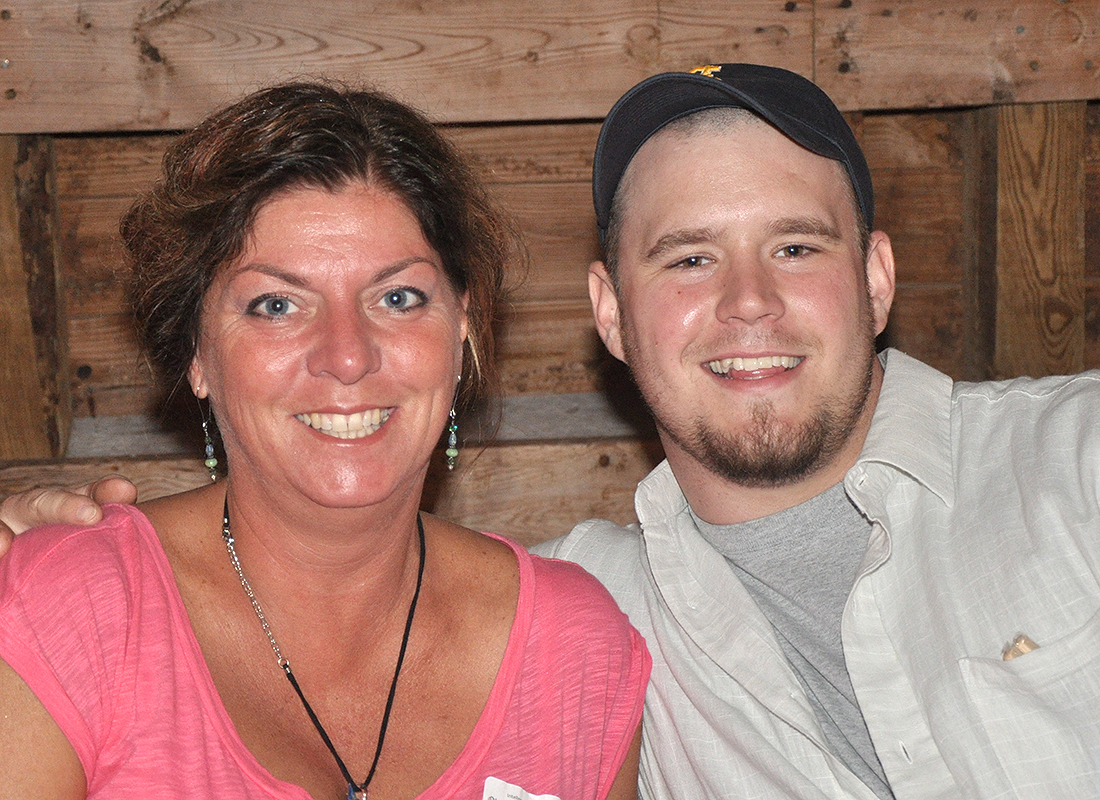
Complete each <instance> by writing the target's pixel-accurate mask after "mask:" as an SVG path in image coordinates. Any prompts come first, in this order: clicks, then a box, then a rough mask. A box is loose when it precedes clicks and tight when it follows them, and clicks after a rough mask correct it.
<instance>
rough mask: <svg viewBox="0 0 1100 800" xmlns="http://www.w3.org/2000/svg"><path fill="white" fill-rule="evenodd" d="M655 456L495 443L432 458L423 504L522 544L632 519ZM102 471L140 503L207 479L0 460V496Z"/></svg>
mask: <svg viewBox="0 0 1100 800" xmlns="http://www.w3.org/2000/svg"><path fill="white" fill-rule="evenodd" d="M660 458H661V455H660V448H659V446H658V445H657V444H656V443H655V442H653V441H635V440H628V439H607V440H597V441H589V442H547V443H539V444H502V445H493V446H490V447H487V448H485V449H484V450H482V451H480V452H478V451H476V450H472V449H464V450H463V452H462V455H461V457H460V461H459V468H458V469H456V470H455V472H453V473H448V472H447V470H446V469H445V468H443V467H442V464H443V458H442V455H441V454H439V453H436V454H435V457H434V459H433V462H432V463H433V467H432V469H431V470H430V472H429V476H428V482H427V485H426V487H425V493H424V504H423V507H424V508H425V510H427V511H430V512H432V513H435V514H438V515H440V516H443V517H446V518H448V519H453V520H455V521H457V522H460V523H461V524H463V525H468V526H469V527H471V528H475V529H477V530H491V531H495V532H497V533H503V534H506V535H508V536H511V537H513V538H515V539H518V540H519V541H520V542H522V543H523V544H525V545H528V546H529V545H532V544H534V543H536V542H540V541H544V540H546V539H550V538H553V537H554V536H560V535H562V534H565V533H568V532H569V529H570V528H571V527H572V526H573V525H574V524H576V523H577V522H579V521H581V520H582V519H587V518H589V517H596V516H598V517H604V518H607V519H611V520H614V521H616V522H620V523H623V524H625V523H628V522H631V521H633V520H634V518H635V517H634V489H635V487H636V485H637V483H638V481H639V480H640V479H641V478H642V477H644V476H645V474H646V473H647V472H648V471H649V470H650V469H652V467H653V466H654V465H655V464H656V463H657V462H658V461H659V460H660ZM108 474H117V475H123V476H125V477H127V478H129V479H130V480H131V481H133V482H134V483H135V484H136V485H137V487H138V496H139V498H140V499H142V500H152V499H154V498H156V497H161V496H163V495H166V494H172V493H175V492H181V491H185V490H187V489H192V488H195V487H197V486H201V485H203V484H204V483H205V482H206V481H208V480H209V477H208V475H207V472H206V469H205V468H204V467H203V465H202V463H201V462H200V461H199V459H197V458H177V457H167V458H136V459H75V460H69V461H35V462H9V463H3V462H0V496H7V495H9V494H12V493H14V492H19V491H23V490H25V489H30V488H33V487H36V486H77V485H80V484H83V483H88V482H90V481H93V480H95V479H96V478H100V477H103V476H104V475H108Z"/></svg>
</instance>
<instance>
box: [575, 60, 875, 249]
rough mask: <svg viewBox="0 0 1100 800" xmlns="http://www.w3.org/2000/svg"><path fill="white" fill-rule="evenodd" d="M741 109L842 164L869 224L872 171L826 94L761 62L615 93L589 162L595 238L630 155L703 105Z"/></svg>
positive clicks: (701, 70)
mask: <svg viewBox="0 0 1100 800" xmlns="http://www.w3.org/2000/svg"><path fill="white" fill-rule="evenodd" d="M724 107H734V108H744V109H747V110H749V111H751V112H752V113H754V114H756V115H757V116H759V117H761V118H762V119H764V120H765V121H767V122H769V123H771V124H772V125H773V126H775V127H776V128H778V129H779V130H780V131H781V132H782V133H784V134H786V135H787V136H788V137H789V138H790V139H792V140H794V141H795V142H796V143H797V144H800V145H802V147H805V148H806V149H807V150H809V151H811V152H813V153H817V154H818V155H820V156H825V157H826V158H832V159H835V160H836V161H839V162H840V163H842V164H843V165H844V167H845V169H847V170H848V176H849V177H850V178H851V179H852V186H853V188H854V189H855V195H856V203H857V205H858V206H859V210H860V212H861V213H862V215H863V219H864V221H865V222H866V224H867V228H868V229H870V228H871V227H872V226H873V224H874V218H875V196H874V191H873V189H872V188H871V172H870V170H869V169H867V160H866V159H865V158H864V157H863V151H862V150H861V149H860V147H859V143H858V142H857V141H856V137H855V134H853V133H852V129H851V128H850V127H849V126H848V123H847V121H845V119H844V117H843V116H842V115H841V113H840V109H838V108H837V107H836V105H835V104H834V103H833V101H832V100H830V99H829V96H828V95H827V94H825V92H823V91H822V90H821V89H820V88H818V87H817V86H816V85H814V83H812V82H811V81H809V80H807V79H806V78H803V77H802V76H801V75H798V74H797V73H794V72H790V71H789V70H785V69H779V68H777V67H765V66H763V65H761V64H715V65H711V66H705V67H697V68H695V69H693V70H691V71H690V72H665V73H662V74H660V75H654V76H653V77H651V78H647V79H646V80H644V81H642V82H641V83H639V84H638V85H637V86H635V87H634V88H633V89H630V90H629V91H628V92H627V93H626V94H624V95H623V96H622V97H621V98H619V102H617V103H615V105H614V107H613V108H612V109H611V111H610V113H608V115H607V119H606V120H604V123H603V128H602V129H601V130H600V138H599V140H598V141H597V142H596V156H595V159H594V161H593V164H592V197H593V199H594V200H595V203H596V226H597V227H598V228H599V232H600V242H601V243H602V242H603V240H604V238H605V236H606V235H607V226H608V222H609V221H610V220H609V218H610V215H611V201H612V200H613V199H614V198H615V191H616V190H617V189H618V188H619V182H620V181H621V180H622V177H623V173H624V172H626V168H627V166H628V165H629V164H630V161H631V159H632V158H634V155H635V154H636V153H637V152H638V150H639V149H640V148H641V146H642V145H643V144H645V143H646V141H647V140H648V139H649V137H650V136H652V135H653V134H655V133H657V131H659V130H661V128H663V127H665V126H666V125H668V124H669V123H670V122H672V121H674V120H677V119H679V118H681V117H685V116H687V115H688V114H693V113H695V112H696V111H702V110H704V109H707V108H724Z"/></svg>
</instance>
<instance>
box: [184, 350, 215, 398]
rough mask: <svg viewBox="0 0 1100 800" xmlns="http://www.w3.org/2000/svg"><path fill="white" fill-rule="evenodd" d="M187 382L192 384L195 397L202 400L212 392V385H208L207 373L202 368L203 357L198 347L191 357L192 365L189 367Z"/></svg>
mask: <svg viewBox="0 0 1100 800" xmlns="http://www.w3.org/2000/svg"><path fill="white" fill-rule="evenodd" d="M187 382H188V383H190V384H191V391H192V392H193V393H194V395H195V397H197V398H199V399H200V400H203V399H205V398H206V397H207V396H208V395H209V394H210V387H208V386H207V385H206V374H205V373H204V372H203V369H202V358H201V357H200V355H199V351H198V350H197V349H196V350H195V355H194V356H193V357H192V358H191V366H189V367H188V368H187Z"/></svg>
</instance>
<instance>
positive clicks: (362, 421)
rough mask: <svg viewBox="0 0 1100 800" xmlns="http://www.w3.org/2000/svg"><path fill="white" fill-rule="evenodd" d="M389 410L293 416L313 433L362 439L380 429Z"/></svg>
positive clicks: (376, 409) (387, 416)
mask: <svg viewBox="0 0 1100 800" xmlns="http://www.w3.org/2000/svg"><path fill="white" fill-rule="evenodd" d="M392 410H393V409H390V408H372V409H370V410H368V411H359V412H356V413H355V414H317V413H313V414H295V415H294V417H295V419H297V420H298V421H299V422H304V423H305V424H306V425H308V426H309V427H311V428H313V429H314V430H315V431H320V432H321V433H323V434H325V435H327V436H335V437H336V438H337V439H362V438H363V437H364V436H369V435H370V434H372V433H374V432H375V431H376V430H378V429H379V428H381V427H382V423H384V422H385V421H386V420H387V419H389V417H390V412H391V411H392Z"/></svg>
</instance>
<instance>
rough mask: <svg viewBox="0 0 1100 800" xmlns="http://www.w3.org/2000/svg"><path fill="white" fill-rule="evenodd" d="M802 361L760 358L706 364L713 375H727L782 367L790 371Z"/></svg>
mask: <svg viewBox="0 0 1100 800" xmlns="http://www.w3.org/2000/svg"><path fill="white" fill-rule="evenodd" d="M801 361H802V359H801V358H798V357H797V356H760V357H759V358H723V359H719V360H717V361H711V362H709V363H708V364H707V366H708V367H710V371H711V372H713V373H714V374H715V375H729V374H730V372H731V371H733V372H755V371H756V370H758V369H772V368H774V367H782V368H783V369H791V368H792V367H796V366H798V364H799V363H800V362H801Z"/></svg>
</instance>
